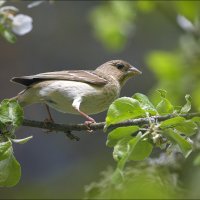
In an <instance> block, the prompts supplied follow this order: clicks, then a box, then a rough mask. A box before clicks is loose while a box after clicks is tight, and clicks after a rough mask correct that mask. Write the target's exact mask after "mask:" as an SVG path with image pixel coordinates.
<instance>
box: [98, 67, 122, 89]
mask: <svg viewBox="0 0 200 200" xmlns="http://www.w3.org/2000/svg"><path fill="white" fill-rule="evenodd" d="M94 73H95V74H97V75H98V76H100V77H102V78H104V79H106V80H107V81H108V82H109V83H110V84H113V85H116V86H117V87H118V88H119V89H121V87H122V85H121V82H120V81H119V79H118V78H117V77H116V76H114V75H112V74H109V73H105V72H102V71H101V70H98V69H97V70H95V71H94Z"/></svg>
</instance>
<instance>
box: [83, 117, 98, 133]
mask: <svg viewBox="0 0 200 200" xmlns="http://www.w3.org/2000/svg"><path fill="white" fill-rule="evenodd" d="M94 123H96V121H95V120H94V119H93V118H91V117H90V121H85V122H84V125H85V126H86V127H87V131H88V132H89V133H92V132H93V130H92V129H91V127H90V125H91V124H94Z"/></svg>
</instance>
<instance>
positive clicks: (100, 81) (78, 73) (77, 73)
mask: <svg viewBox="0 0 200 200" xmlns="http://www.w3.org/2000/svg"><path fill="white" fill-rule="evenodd" d="M47 80H67V81H80V82H84V83H90V84H94V85H99V86H101V85H105V84H107V80H106V79H104V78H102V77H100V76H98V75H96V74H95V73H94V72H93V71H89V70H88V71H86V70H69V71H57V72H46V73H41V74H36V75H32V76H21V77H13V78H12V79H11V81H12V82H16V83H20V84H22V85H25V86H30V85H32V84H35V83H38V82H41V81H47Z"/></svg>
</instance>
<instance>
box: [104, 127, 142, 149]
mask: <svg viewBox="0 0 200 200" xmlns="http://www.w3.org/2000/svg"><path fill="white" fill-rule="evenodd" d="M138 130H139V127H138V126H127V127H119V128H116V129H114V130H113V131H111V132H110V133H109V134H108V138H107V141H106V145H107V146H109V147H112V146H114V145H116V144H117V141H118V140H120V139H122V138H125V137H129V136H131V135H132V134H133V133H135V132H136V131H138Z"/></svg>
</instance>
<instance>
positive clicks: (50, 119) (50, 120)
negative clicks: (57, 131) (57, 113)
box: [45, 104, 54, 123]
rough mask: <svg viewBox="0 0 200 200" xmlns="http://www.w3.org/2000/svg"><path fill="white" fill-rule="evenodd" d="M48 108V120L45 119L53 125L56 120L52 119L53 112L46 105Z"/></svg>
mask: <svg viewBox="0 0 200 200" xmlns="http://www.w3.org/2000/svg"><path fill="white" fill-rule="evenodd" d="M45 106H46V109H47V113H48V118H47V119H45V122H51V123H54V120H53V118H52V115H51V112H50V109H49V106H48V105H47V104H45Z"/></svg>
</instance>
